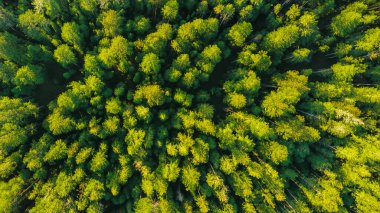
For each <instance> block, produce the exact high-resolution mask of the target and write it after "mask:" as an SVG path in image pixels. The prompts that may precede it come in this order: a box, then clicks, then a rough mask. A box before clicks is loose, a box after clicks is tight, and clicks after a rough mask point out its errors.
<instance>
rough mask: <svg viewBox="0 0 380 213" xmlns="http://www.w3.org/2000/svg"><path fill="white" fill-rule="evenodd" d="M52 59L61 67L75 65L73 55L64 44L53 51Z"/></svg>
mask: <svg viewBox="0 0 380 213" xmlns="http://www.w3.org/2000/svg"><path fill="white" fill-rule="evenodd" d="M54 58H55V60H57V62H58V63H60V64H61V65H62V66H69V65H73V64H76V63H77V58H76V56H75V53H74V52H73V50H72V49H71V48H70V47H69V46H68V45H66V44H62V45H60V46H58V47H57V49H55V50H54Z"/></svg>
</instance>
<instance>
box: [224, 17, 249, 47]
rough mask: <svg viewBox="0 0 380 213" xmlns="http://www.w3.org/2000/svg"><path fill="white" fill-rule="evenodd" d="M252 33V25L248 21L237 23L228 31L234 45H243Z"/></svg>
mask: <svg viewBox="0 0 380 213" xmlns="http://www.w3.org/2000/svg"><path fill="white" fill-rule="evenodd" d="M251 33H252V25H251V24H250V23H248V22H241V23H237V24H235V25H234V26H232V27H231V29H230V31H229V32H228V38H229V39H230V41H231V43H232V45H234V46H238V47H241V46H243V45H244V42H245V40H246V39H247V38H248V36H249V35H250V34H251Z"/></svg>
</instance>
